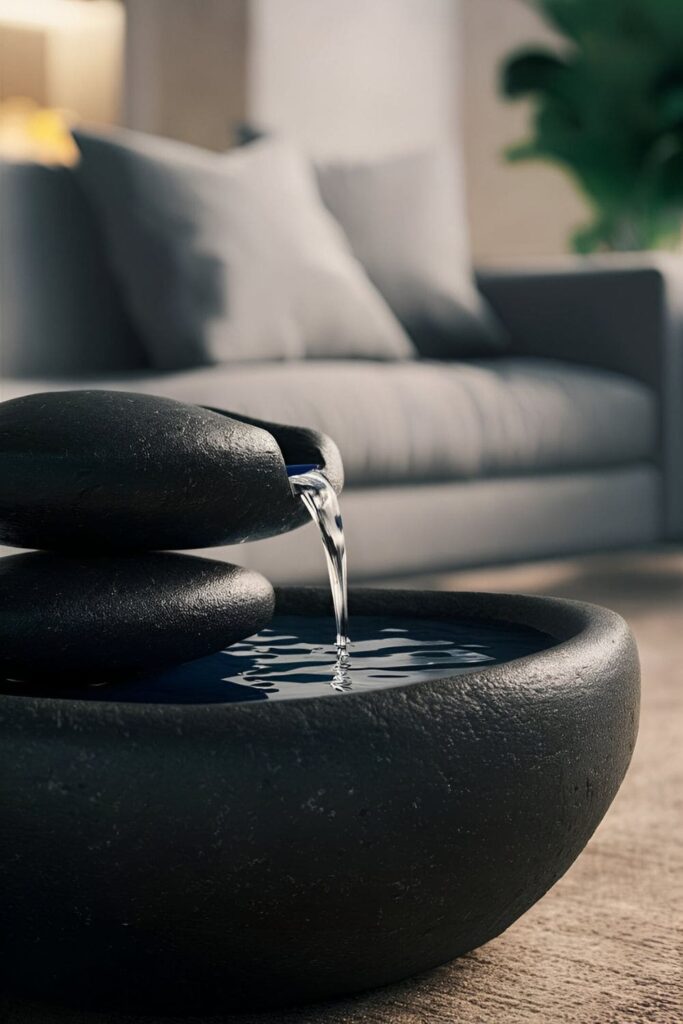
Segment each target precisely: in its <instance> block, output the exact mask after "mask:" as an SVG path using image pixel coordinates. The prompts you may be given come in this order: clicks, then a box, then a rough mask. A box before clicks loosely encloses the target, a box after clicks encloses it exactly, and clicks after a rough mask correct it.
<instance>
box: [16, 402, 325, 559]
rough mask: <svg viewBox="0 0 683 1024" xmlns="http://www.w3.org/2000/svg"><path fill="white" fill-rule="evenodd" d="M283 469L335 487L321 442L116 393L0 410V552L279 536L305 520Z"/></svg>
mask: <svg viewBox="0 0 683 1024" xmlns="http://www.w3.org/2000/svg"><path fill="white" fill-rule="evenodd" d="M285 463H314V464H317V465H320V466H322V467H324V469H325V471H326V474H327V476H328V477H329V479H330V481H331V482H332V484H333V485H334V487H335V488H336V489H337V490H340V489H341V486H342V483H343V470H342V466H341V459H340V456H339V452H338V450H337V448H336V446H335V445H334V444H333V443H332V442H331V441H330V440H329V438H327V437H325V436H324V435H322V434H318V433H316V432H315V431H312V430H303V429H297V428H295V427H280V426H279V425H278V424H268V423H264V422H262V421H249V420H247V419H245V418H244V417H232V416H230V415H229V414H227V413H223V412H220V411H217V410H209V409H204V408H201V407H199V406H194V405H185V404H184V403H182V402H175V401H173V400H172V399H169V398H157V397H154V396H150V395H139V394H132V393H128V392H117V391H66V392H61V393H49V394H38V395H29V396H28V397H26V398H17V399H13V400H12V401H9V402H3V403H1V404H0V479H1V480H2V492H1V493H0V543H3V544H10V545H14V546H15V547H23V548H50V549H54V548H60V549H61V548H77V549H79V550H83V549H85V548H96V549H103V548H114V549H152V550H158V549H165V548H170V549H173V548H180V549H183V548H202V547H211V546H215V545H220V544H232V543H239V542H241V541H245V540H256V539H260V538H263V537H269V536H273V535H275V534H279V533H284V532H286V531H287V530H291V529H294V528H295V527H297V526H301V525H302V524H303V523H305V522H307V521H308V516H307V513H306V511H305V509H304V508H303V505H302V504H301V502H300V501H299V499H298V498H296V497H294V496H293V495H292V492H291V489H290V487H289V483H288V480H287V475H286V471H285Z"/></svg>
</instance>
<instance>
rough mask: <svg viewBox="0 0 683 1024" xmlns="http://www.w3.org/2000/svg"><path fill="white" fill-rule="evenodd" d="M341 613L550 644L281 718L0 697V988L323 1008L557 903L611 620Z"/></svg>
mask: <svg viewBox="0 0 683 1024" xmlns="http://www.w3.org/2000/svg"><path fill="white" fill-rule="evenodd" d="M277 612H278V613H281V614H285V615H312V616H319V615H323V614H327V615H329V616H330V618H329V621H330V626H332V619H331V609H330V603H329V595H328V594H327V593H325V592H324V591H316V590H311V589H303V590H293V591H292V590H290V591H285V592H279V593H278V594H277ZM354 615H370V616H374V615H381V616H383V617H384V616H397V617H400V618H403V619H405V618H406V617H408V618H410V617H413V618H425V619H435V618H436V619H444V620H446V621H450V620H457V621H459V622H464V621H471V620H476V621H480V622H491V621H502V622H509V623H513V624H519V625H522V626H526V627H530V628H532V629H536V630H540V631H541V632H542V633H545V634H548V635H549V636H550V637H552V638H553V639H554V640H555V641H556V642H557V645H556V646H552V647H550V648H548V649H547V650H544V651H541V652H539V653H537V654H533V655H531V656H529V657H524V658H518V659H516V660H514V661H510V662H508V663H507V664H500V665H495V666H493V667H488V668H483V669H480V670H476V671H473V672H471V673H468V674H467V675H456V676H452V677H446V678H443V679H440V680H432V681H428V682H416V683H412V684H408V685H404V686H397V687H394V688H391V689H382V690H373V691H371V692H364V693H350V694H338V695H336V696H334V697H331V696H323V697H312V698H309V699H305V700H290V701H281V702H275V703H274V702H271V701H267V700H264V701H259V700H255V701H251V702H247V703H242V704H224V705H220V706H217V705H215V704H212V705H205V706H195V707H188V706H177V705H158V704H122V703H107V702H106V701H87V700H66V699H65V700H60V701H48V700H41V699H34V698H32V697H26V696H21V697H20V696H1V697H0V779H1V780H2V782H1V783H0V821H1V822H2V827H1V828H0V917H1V919H2V928H1V929H0V985H2V986H4V988H6V989H10V988H14V989H19V990H21V991H23V992H25V993H28V994H29V995H30V996H31V997H32V998H33V999H34V1000H35V999H38V998H39V997H42V998H44V999H51V1000H53V1001H54V1000H61V1001H63V1002H66V1003H71V1004H79V1005H89V1006H93V1007H101V1008H107V1007H111V1006H114V1005H118V1006H120V1007H122V1008H123V1009H125V1010H126V1011H127V1012H128V1013H132V1012H134V1011H135V1010H136V1009H138V1008H140V1009H141V1010H143V1009H144V1010H147V1011H150V1012H151V1013H153V1014H154V1013H156V1012H157V1011H160V1012H165V1011H167V1012H169V1013H170V1012H173V1013H176V1014H178V1013H185V1014H186V1015H192V1016H193V1017H194V1016H196V1015H199V1014H200V1013H207V1014H209V1013H211V1012H216V1013H220V1012H221V1011H226V1010H228V1009H232V1008H236V1007H245V1006H252V1007H255V1006H259V1005H264V1004H271V1005H272V1004H275V1005H277V1004H280V1005H284V1004H288V1003H295V1002H299V1001H302V1000H313V999H322V998H325V997H329V996H337V995H341V994H344V993H351V992H355V991H361V990H365V989H368V988H372V987H373V986H377V985H384V984H387V983H389V982H392V981H397V980H398V979H401V978H405V977H408V976H409V975H412V974H415V973H417V972H419V971H423V970H425V969H427V968H430V967H434V966H436V965H437V964H441V963H444V962H445V961H447V960H450V959H451V958H453V957H456V956H459V955H460V954H462V953H465V952H466V951H468V950H471V949H473V948H475V947H477V946H480V945H481V944H482V943H484V942H487V941H488V940H489V939H491V938H493V937H494V936H496V935H498V934H499V933H500V932H502V931H504V930H505V929H506V928H507V927H508V926H509V925H510V924H512V922H513V921H514V920H515V919H516V918H518V917H519V916H520V914H522V913H524V911H525V910H527V909H528V908H529V907H530V906H531V905H532V904H533V903H535V902H536V900H538V899H539V898H540V897H541V896H542V895H543V894H544V893H545V892H546V891H547V889H549V888H550V886H552V885H553V884H554V883H555V882H556V881H557V879H558V878H559V877H560V876H561V875H562V874H563V873H564V872H565V871H566V870H567V868H568V867H569V866H570V864H571V863H572V862H573V860H574V859H575V858H576V856H577V855H578V854H579V853H580V851H581V850H582V849H583V847H584V845H585V844H586V842H587V840H588V839H589V837H590V836H591V834H592V833H593V831H594V829H595V828H596V826H597V825H598V823H599V822H600V820H601V818H602V817H603V815H604V814H605V811H606V810H607V808H608V807H609V805H610V803H611V801H612V799H613V797H614V795H615V793H616V792H617V790H618V788H619V784H620V782H621V780H622V778H623V775H624V773H625V771H626V769H627V766H628V763H629V760H630V757H631V752H632V750H633V746H634V743H635V738H636V732H637V722H638V694H639V669H638V657H637V652H636V648H635V644H634V642H633V638H632V636H631V634H630V632H629V630H628V627H627V626H626V624H625V623H624V622H623V620H622V619H620V618H619V617H618V616H617V615H615V614H613V613H612V612H608V611H606V610H604V609H600V608H595V607H592V606H589V605H582V604H578V603H575V602H566V601H558V600H551V599H542V598H532V597H510V596H506V595H493V594H490V595H489V594H479V595H468V594H452V593H445V594H443V593H440V594H437V593H419V592H409V591H405V592H400V591H399V592H393V593H392V592H389V591H376V592H372V591H359V592H355V593H354V592H353V591H352V592H351V622H352V623H353V617H354ZM568 926H576V922H574V923H573V924H572V922H568ZM491 956H492V957H495V950H492V951H491Z"/></svg>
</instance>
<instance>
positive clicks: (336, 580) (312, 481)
mask: <svg viewBox="0 0 683 1024" xmlns="http://www.w3.org/2000/svg"><path fill="white" fill-rule="evenodd" d="M289 483H290V485H291V488H292V491H293V492H294V494H298V495H299V497H300V498H301V500H302V502H303V503H304V506H305V507H306V510H307V511H308V513H309V514H310V516H311V519H312V520H313V522H314V523H316V525H317V527H318V529H319V530H320V538H321V540H322V542H323V548H324V551H325V559H326V561H327V572H328V575H329V578H330V589H331V591H332V604H333V606H334V617H335V623H336V640H335V643H336V648H337V661H336V665H335V669H334V676H333V679H332V687H333V688H334V689H335V690H348V689H350V687H351V678H350V667H351V659H350V653H349V608H348V587H347V579H346V540H345V538H344V524H343V522H342V517H341V510H340V508H339V499H338V498H337V495H336V492H335V490H334V488H333V486H332V484H331V483H330V481H329V480H328V479H327V477H326V476H325V474H324V473H323V472H322V471H321V470H319V469H317V468H310V469H307V471H306V472H304V473H295V474H293V475H290V478H289Z"/></svg>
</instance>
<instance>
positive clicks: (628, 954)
mask: <svg viewBox="0 0 683 1024" xmlns="http://www.w3.org/2000/svg"><path fill="white" fill-rule="evenodd" d="M420 583H424V584H426V585H438V586H445V587H448V588H449V589H463V590H469V589H476V590H510V591H512V590H516V591H526V592H528V593H541V594H555V595H557V596H562V597H572V598H578V599H580V600H586V601H594V602H597V603H601V604H606V605H609V606H610V607H612V608H614V609H616V610H617V611H619V612H620V613H621V614H622V615H624V616H625V617H626V619H628V621H629V622H630V624H631V626H632V628H633V630H634V632H635V634H636V638H637V640H638V643H639V647H640V652H641V659H642V668H643V702H642V714H641V725H640V735H639V740H638V745H637V747H636V752H635V756H634V760H633V763H632V766H631V769H630V771H629V774H628V776H627V778H626V781H625V783H624V785H623V787H622V789H621V792H620V793H619V795H618V796H617V799H616V800H615V802H614V804H613V806H612V808H611V809H610V811H609V813H608V815H607V817H606V819H605V820H604V822H603V823H602V825H601V826H600V828H599V829H598V831H597V832H596V834H595V836H594V837H593V839H592V840H591V842H590V843H589V845H588V847H587V849H586V850H585V852H584V853H583V854H582V856H581V857H580V858H579V860H578V861H577V862H576V864H575V865H574V866H573V867H572V868H571V870H570V871H569V872H568V873H567V875H565V877H564V878H563V879H562V880H561V881H560V882H559V883H558V884H557V885H556V886H555V888H554V889H553V890H552V891H551V892H550V893H548V895H547V896H545V897H544V899H542V900H541V901H540V903H538V904H537V905H536V906H535V907H533V908H532V909H531V910H530V911H529V912H528V913H527V914H526V915H525V916H524V917H523V918H522V919H521V920H520V921H518V922H517V923H516V924H515V925H513V926H512V928H510V929H509V930H508V931H507V932H506V933H505V934H504V935H502V936H501V937H500V938H498V939H496V940H495V941H493V942H491V943H489V944H488V945H487V946H485V947H484V948H483V949H480V950H477V951H476V952H474V953H472V954H470V955H469V956H466V957H464V958H462V959H461V960H459V961H457V962H455V963H452V964H450V965H448V966H446V967H442V968H440V969H438V970H436V971H432V972H431V973H430V974H428V975H424V976H422V977H420V978H418V979H415V980H413V981H411V982H406V983H404V984H401V985H397V986H394V987H392V988H390V989H385V990H383V991H379V992H375V993H372V994H369V995H366V996H363V997H361V998H357V999H350V1000H344V1001H342V1002H338V1003H335V1004H331V1005H327V1006H316V1007H308V1008H305V1009H301V1010H290V1011H288V1012H285V1013H278V1014H271V1015H256V1016H251V1015H246V1016H244V1015H243V1016H241V1017H237V1018H236V1017H230V1018H228V1017H221V1018H215V1017H214V1018H210V1019H207V1018H202V1019H201V1024H229V1022H235V1024H276V1022H278V1024H280V1022H281V1024H289V1022H291V1024H295V1022H297V1024H527V1022H529V1024H530V1022H534V1024H536V1022H538V1024H560V1022H561V1024H681V1022H683V554H681V553H680V552H659V553H657V554H649V555H630V556H628V557H627V556H623V555H620V556H616V555H615V556H601V557H597V558H587V559H581V560H572V561H565V562H557V563H552V564H544V565H541V566H526V567H516V568H510V569H504V570H495V571H494V570H489V571H481V572H477V573H460V574H457V575H454V576H450V577H448V578H439V579H438V580H435V579H431V580H425V581H420ZM415 584H416V581H411V585H415ZM0 1021H2V1022H3V1024H162V1021H161V1020H160V1019H159V1018H143V1019H141V1018H139V1017H128V1016H126V1017H116V1018H114V1017H112V1016H111V1015H106V1016H105V1015H102V1016H100V1015H97V1014H94V1015H91V1014H88V1015H80V1014H78V1013H74V1012H73V1011H70V1010H61V1011H56V1010H46V1009H44V1008H42V1009H41V1008H38V1007H30V1006H27V1005H26V1004H17V1003H16V1002H14V1001H12V1000H11V999H10V1000H7V999H5V1000H3V999H2V997H0ZM176 1021H177V1018H176ZM192 1021H193V1024H200V1021H199V1018H192ZM163 1024H166V1019H164V1021H163ZM169 1024H170V1021H169Z"/></svg>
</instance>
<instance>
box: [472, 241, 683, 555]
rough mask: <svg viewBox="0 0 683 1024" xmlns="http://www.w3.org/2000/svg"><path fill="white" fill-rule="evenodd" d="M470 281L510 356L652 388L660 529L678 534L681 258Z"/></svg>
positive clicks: (577, 263)
mask: <svg viewBox="0 0 683 1024" xmlns="http://www.w3.org/2000/svg"><path fill="white" fill-rule="evenodd" d="M478 284H479V287H480V289H481V291H482V293H483V294H484V295H485V296H486V298H487V299H488V301H489V302H490V304H491V306H492V307H493V309H494V310H495V312H496V313H497V315H498V317H499V318H500V320H501V321H502V322H503V324H504V325H505V327H506V328H507V331H508V333H509V335H510V338H511V340H512V351H513V352H514V353H515V354H517V355H528V356H537V357H542V358H546V359H563V360H568V361H571V362H576V363H583V364H584V365H587V366H595V367H599V368H601V369H606V370H613V371H615V372H617V373H623V374H625V375H626V376H629V377H633V378H635V379H636V380H639V381H641V382H642V383H644V384H646V385H648V387H650V388H652V390H653V391H654V392H655V393H656V395H657V397H658V400H659V407H660V421H661V435H660V436H661V446H660V453H659V461H660V465H661V467H662V470H663V476H664V488H665V490H664V523H663V535H664V536H665V537H668V538H681V537H683V257H678V256H675V255H669V254H666V255H664V254H661V255H660V254H642V255H641V254H638V255H637V256H624V257H622V256H609V257H607V256H606V257H598V258H591V259H584V260H578V259H577V260H571V261H569V260H568V261H565V262H563V263H561V264H560V263H558V264H556V265H554V266H551V267H550V268H544V269H526V270H525V269H513V270H496V269H490V270H484V271H481V272H480V273H479V274H478Z"/></svg>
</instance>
